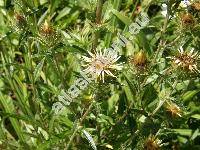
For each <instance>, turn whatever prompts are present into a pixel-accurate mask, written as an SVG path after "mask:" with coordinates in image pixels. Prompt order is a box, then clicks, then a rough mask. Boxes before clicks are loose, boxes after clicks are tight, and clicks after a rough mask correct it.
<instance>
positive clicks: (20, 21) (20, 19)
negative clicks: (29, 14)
mask: <svg viewBox="0 0 200 150" xmlns="http://www.w3.org/2000/svg"><path fill="white" fill-rule="evenodd" d="M15 20H16V26H17V28H19V29H24V28H25V27H26V24H27V21H26V18H25V16H24V15H23V14H21V13H18V12H16V13H15Z"/></svg>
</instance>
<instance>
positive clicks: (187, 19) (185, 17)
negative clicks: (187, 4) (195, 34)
mask: <svg viewBox="0 0 200 150" xmlns="http://www.w3.org/2000/svg"><path fill="white" fill-rule="evenodd" d="M181 22H182V25H183V26H184V27H190V26H193V25H194V24H195V19H194V17H193V15H191V14H190V13H184V14H182V15H181Z"/></svg>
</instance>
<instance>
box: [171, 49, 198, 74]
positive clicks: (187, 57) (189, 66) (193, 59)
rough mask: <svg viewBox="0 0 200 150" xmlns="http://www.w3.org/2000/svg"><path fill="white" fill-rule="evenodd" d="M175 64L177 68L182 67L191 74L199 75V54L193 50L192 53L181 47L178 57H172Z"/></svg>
mask: <svg viewBox="0 0 200 150" xmlns="http://www.w3.org/2000/svg"><path fill="white" fill-rule="evenodd" d="M171 59H172V60H173V63H174V64H175V65H176V66H177V67H181V68H182V69H184V70H186V71H190V72H196V73H199V72H200V71H199V70H198V67H197V66H198V59H199V55H198V52H194V50H193V49H192V50H191V51H190V52H186V51H183V48H182V47H180V50H179V53H178V55H177V56H174V57H171Z"/></svg>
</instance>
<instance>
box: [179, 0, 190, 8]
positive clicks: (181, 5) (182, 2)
mask: <svg viewBox="0 0 200 150" xmlns="http://www.w3.org/2000/svg"><path fill="white" fill-rule="evenodd" d="M189 5H191V3H190V1H189V0H183V1H181V3H180V7H182V8H187V7H188V6H189Z"/></svg>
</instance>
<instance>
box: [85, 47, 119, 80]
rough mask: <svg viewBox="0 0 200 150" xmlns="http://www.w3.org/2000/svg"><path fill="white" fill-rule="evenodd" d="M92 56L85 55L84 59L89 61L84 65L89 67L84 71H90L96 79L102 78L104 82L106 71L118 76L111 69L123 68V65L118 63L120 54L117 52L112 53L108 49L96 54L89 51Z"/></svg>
mask: <svg viewBox="0 0 200 150" xmlns="http://www.w3.org/2000/svg"><path fill="white" fill-rule="evenodd" d="M88 53H89V55H90V57H86V56H83V60H84V61H85V62H86V63H87V64H86V65H83V66H85V67H87V68H86V69H85V70H84V71H86V72H90V73H91V74H92V75H93V76H94V77H95V78H96V80H97V79H98V78H100V80H103V82H104V75H105V73H106V74H107V75H109V76H112V77H116V76H114V75H113V74H112V73H111V70H121V69H122V66H121V65H120V64H116V62H117V60H118V59H119V58H120V56H118V55H117V53H110V52H108V51H107V49H106V50H104V52H103V53H102V52H101V51H100V52H96V53H95V54H93V53H91V52H89V51H88Z"/></svg>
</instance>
